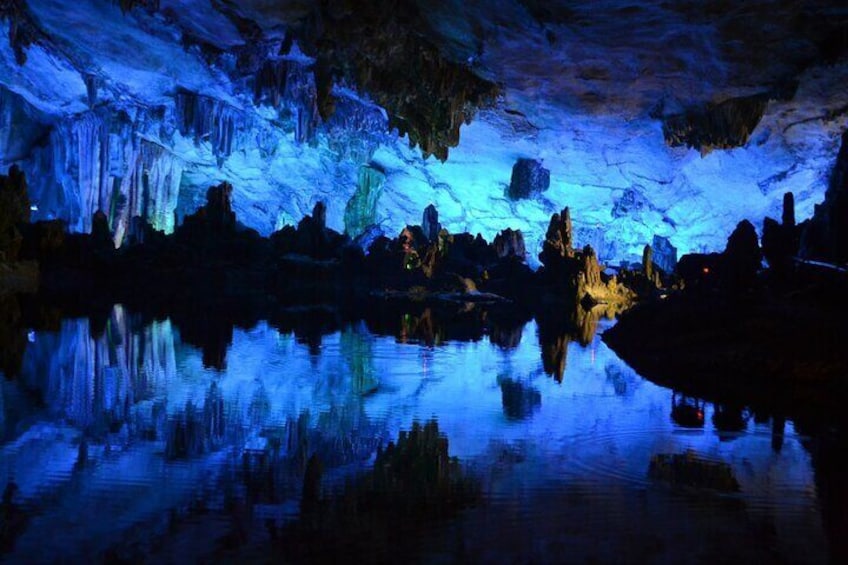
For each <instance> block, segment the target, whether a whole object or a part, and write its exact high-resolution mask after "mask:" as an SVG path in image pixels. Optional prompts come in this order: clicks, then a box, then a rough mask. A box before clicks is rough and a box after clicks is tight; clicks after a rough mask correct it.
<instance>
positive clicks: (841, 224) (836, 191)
mask: <svg viewBox="0 0 848 565" xmlns="http://www.w3.org/2000/svg"><path fill="white" fill-rule="evenodd" d="M801 256H802V257H804V258H806V259H816V260H819V261H827V262H832V263H846V262H848V130H846V131H845V133H843V134H842V145H841V147H840V148H839V154H838V155H837V157H836V164H835V165H834V167H833V172H832V173H831V175H830V183H829V184H828V187H827V192H825V195H824V202H822V203H821V204H818V205H816V207H815V212H814V213H813V217H812V219H810V221H809V222H808V223H807V225H806V227H805V228H804V231H803V233H802V236H801Z"/></svg>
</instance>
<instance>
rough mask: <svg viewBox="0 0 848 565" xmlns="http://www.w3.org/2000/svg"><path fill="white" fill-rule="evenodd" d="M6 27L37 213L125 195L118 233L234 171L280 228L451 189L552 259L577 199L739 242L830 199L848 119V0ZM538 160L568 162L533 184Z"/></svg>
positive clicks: (10, 90)
mask: <svg viewBox="0 0 848 565" xmlns="http://www.w3.org/2000/svg"><path fill="white" fill-rule="evenodd" d="M0 26H2V30H0V31H1V32H2V36H3V38H4V39H3V40H2V41H0V165H2V166H3V167H4V168H5V167H8V166H9V165H10V164H11V163H19V164H20V165H21V166H22V168H23V169H24V170H25V172H26V173H27V175H28V178H29V183H30V187H31V199H32V202H33V204H34V208H37V209H36V210H35V211H34V219H44V218H56V217H58V218H62V219H64V220H66V221H67V222H68V224H69V226H70V227H71V229H73V230H77V231H83V230H89V229H90V227H91V226H90V224H91V217H92V215H93V213H94V211H96V210H98V209H102V210H104V212H106V213H107V215H108V216H109V221H110V225H111V227H112V230H113V232H114V234H115V239H116V241H118V242H119V241H120V240H121V239H122V237H123V235H124V234H125V233H126V231H127V228H128V222H129V218H130V217H131V216H132V215H135V214H137V213H138V210H140V209H141V207H142V206H146V207H147V208H146V209H147V210H148V216H149V217H150V218H151V220H152V222H153V224H154V226H155V227H157V228H160V229H164V230H166V231H170V230H172V229H173V228H174V225H175V223H176V222H179V221H180V220H181V218H182V217H183V216H184V215H186V214H188V213H191V212H192V211H193V210H194V209H195V208H196V207H197V206H198V205H199V204H200V203H201V202H202V200H203V197H204V195H205V194H206V189H207V188H208V187H209V186H211V185H216V184H218V183H220V182H222V181H228V182H229V183H231V184H232V185H233V187H234V194H233V198H234V208H235V211H236V213H237V216H238V218H239V220H240V221H241V222H242V223H244V224H246V225H248V226H250V227H253V228H256V229H257V230H258V231H259V232H261V233H264V234H268V233H270V232H272V231H274V230H275V229H277V228H279V227H281V226H282V225H284V224H293V223H296V222H297V221H298V220H299V219H300V218H301V217H302V216H303V215H304V214H306V213H309V211H310V210H312V207H313V205H314V204H315V202H316V201H318V200H323V201H325V202H326V204H327V222H328V225H329V226H330V227H332V228H335V229H338V230H342V229H344V228H345V219H346V218H347V220H348V223H349V224H350V225H349V226H348V228H349V229H350V230H359V229H362V226H367V225H370V224H377V225H379V226H380V227H381V228H382V229H383V230H384V231H385V232H387V233H389V234H390V235H395V234H397V233H398V232H399V231H400V229H401V228H402V227H403V226H404V225H406V224H407V223H416V222H418V221H419V220H420V218H421V213H422V211H423V210H424V208H425V207H426V206H427V205H428V204H431V203H432V204H435V206H436V208H437V209H438V211H439V219H440V221H441V222H442V224H443V225H444V227H445V228H447V229H449V230H451V231H453V232H458V231H468V232H471V233H472V234H475V233H478V232H479V233H481V234H482V235H483V236H484V237H486V238H488V239H490V240H491V239H492V238H493V237H494V235H495V234H496V233H497V231H499V230H500V229H503V228H507V227H510V228H518V229H521V230H522V231H523V232H524V233H525V235H526V239H527V243H528V250H529V251H530V253H529V255H530V257H531V258H532V257H535V254H536V253H535V250H537V249H538V248H539V242H540V241H541V239H542V238H543V236H544V232H545V229H546V227H547V223H548V221H549V218H550V216H551V214H552V213H553V212H555V211H558V210H561V209H562V208H563V207H564V206H569V207H570V209H571V211H572V216H573V219H574V225H575V232H576V239H577V242H576V243H577V244H578V245H584V244H586V243H588V244H591V245H592V246H593V247H594V248H595V249H597V250H598V253H599V256H600V257H601V259H602V260H606V261H612V262H615V261H620V260H638V258H639V257H640V256H641V250H642V247H643V246H644V244H645V243H649V242H651V241H652V238H653V236H655V235H658V236H663V237H667V238H669V239H670V241H671V242H672V243H673V244H674V245H675V246H676V247H678V248H679V250H680V251H681V252H682V253H686V252H689V251H698V250H719V249H722V248H723V246H724V241H725V240H726V238H727V236H728V234H729V233H730V232H731V231H732V229H733V227H734V226H735V225H736V223H737V222H738V221H740V220H741V219H749V220H751V221H752V222H753V223H754V224H755V225H756V226H758V227H759V226H760V225H761V222H762V219H763V217H764V216H766V215H770V216H772V217H780V204H781V202H782V198H783V194H784V193H785V192H787V191H792V192H794V193H795V202H796V210H797V214H798V219H799V220H803V219H805V218H807V217H809V216H810V215H811V214H812V211H813V206H814V205H815V204H816V203H818V202H821V201H822V199H823V197H824V190H825V187H826V185H827V179H828V175H829V171H830V169H831V167H832V165H833V163H834V160H835V157H836V154H837V151H838V144H839V138H840V133H841V132H842V130H844V129H845V127H846V120H848V117H846V116H848V89H846V88H845V87H844V85H845V84H846V78H848V57H846V47H848V5H846V4H845V3H844V2H837V1H830V2H827V1H816V0H811V1H808V2H803V3H799V2H796V1H794V0H774V1H766V0H759V1H756V0H755V1H751V2H726V1H724V0H705V1H701V0H686V1H670V2H668V1H662V2H661V1H659V0H651V1H642V2H623V1H612V0H609V1H604V0H569V1H566V0H553V1H548V0H437V1H425V0H419V1H417V2H416V1H413V0H408V1H401V0H395V1H391V0H363V1H359V0H357V1H356V2H354V1H346V0H330V1H324V2H317V1H315V2H308V1H305V0H300V1H294V0H291V1H287V0H280V1H277V2H268V1H263V0H242V1H240V2H209V1H208V0H184V1H178V0H121V1H120V2H117V1H112V0H78V1H73V2H71V1H68V0H4V1H2V2H0ZM519 160H523V161H521V162H523V163H525V164H528V163H529V164H530V165H532V167H535V168H533V169H532V170H531V169H528V171H529V172H526V174H524V173H521V172H519V173H518V177H520V178H529V179H531V180H532V179H542V178H546V179H547V181H548V182H547V183H542V184H549V186H548V187H547V188H545V187H544V186H535V187H533V186H531V187H529V190H527V191H522V190H517V192H516V187H514V186H513V187H511V182H512V180H513V167H514V165H515V164H516V163H517V162H519ZM522 174H523V175H524V176H523V177H522ZM548 177H549V178H548ZM519 188H521V187H519ZM525 188H527V187H525ZM352 199H353V201H354V203H355V205H349V202H351V200H352ZM346 210H347V213H346Z"/></svg>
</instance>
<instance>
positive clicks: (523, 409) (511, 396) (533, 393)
mask: <svg viewBox="0 0 848 565" xmlns="http://www.w3.org/2000/svg"><path fill="white" fill-rule="evenodd" d="M498 382H499V384H500V386H501V403H502V404H503V411H504V415H505V416H506V419H507V420H526V419H527V418H529V417H530V416H532V415H533V412H535V411H536V410H538V409H539V406H541V405H542V395H541V394H540V393H539V391H538V390H536V389H535V388H533V387H531V386H529V385H526V384H524V383H521V382H519V381H514V380H512V379H510V378H505V377H499V378H498Z"/></svg>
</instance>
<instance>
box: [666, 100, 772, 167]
mask: <svg viewBox="0 0 848 565" xmlns="http://www.w3.org/2000/svg"><path fill="white" fill-rule="evenodd" d="M767 103H768V96H767V95H764V94H755V95H753V96H745V97H741V98H730V99H728V100H725V101H724V102H721V103H719V104H708V105H707V106H706V107H704V108H703V109H698V110H692V111H689V112H687V113H685V114H678V115H673V116H668V117H666V118H665V120H664V121H663V135H664V136H665V140H666V142H667V143H668V144H669V145H671V146H673V147H674V146H679V145H685V146H686V147H692V148H694V149H697V150H698V151H700V152H701V154H706V153H709V152H710V151H712V150H713V149H729V148H732V147H738V146H740V145H744V144H745V143H747V142H748V138H749V137H750V136H751V132H753V131H754V128H756V127H757V124H758V123H760V120H761V119H762V117H763V113H764V112H765V110H766V104H767Z"/></svg>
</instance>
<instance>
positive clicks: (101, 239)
mask: <svg viewBox="0 0 848 565" xmlns="http://www.w3.org/2000/svg"><path fill="white" fill-rule="evenodd" d="M91 241H92V244H93V245H94V248H95V249H101V250H107V249H114V247H115V244H114V242H113V240H112V231H111V230H110V229H109V218H107V217H106V214H105V213H104V212H103V210H98V211H97V212H95V213H94V216H92V218H91Z"/></svg>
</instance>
